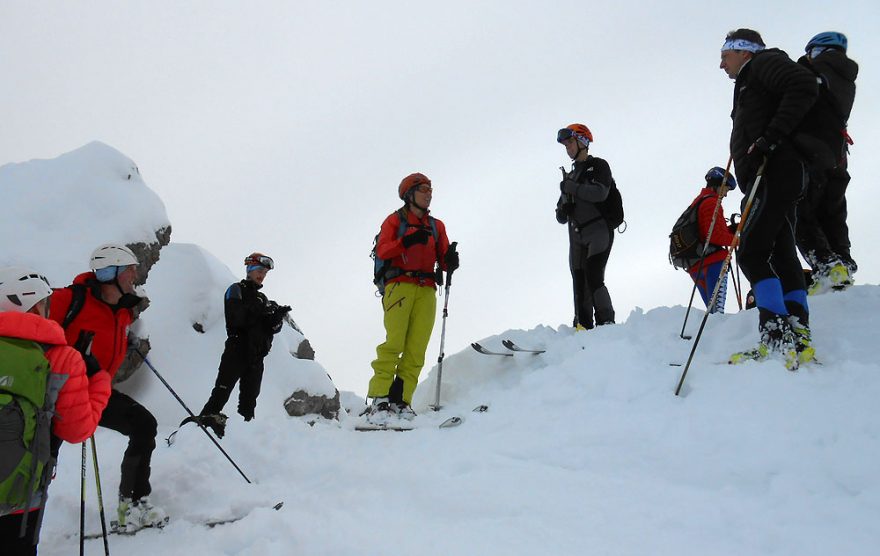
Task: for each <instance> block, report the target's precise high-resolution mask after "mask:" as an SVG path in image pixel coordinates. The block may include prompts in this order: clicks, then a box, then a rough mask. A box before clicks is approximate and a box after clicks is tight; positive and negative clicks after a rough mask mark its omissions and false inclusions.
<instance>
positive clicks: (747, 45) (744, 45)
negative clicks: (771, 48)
mask: <svg viewBox="0 0 880 556" xmlns="http://www.w3.org/2000/svg"><path fill="white" fill-rule="evenodd" d="M725 50H745V51H747V52H752V53H755V52H760V51H761V50H764V47H763V46H761V45H760V44H758V43H756V42H752V41H747V40H745V39H730V40H728V41H725V43H724V45H723V46H722V47H721V52H724V51H725Z"/></svg>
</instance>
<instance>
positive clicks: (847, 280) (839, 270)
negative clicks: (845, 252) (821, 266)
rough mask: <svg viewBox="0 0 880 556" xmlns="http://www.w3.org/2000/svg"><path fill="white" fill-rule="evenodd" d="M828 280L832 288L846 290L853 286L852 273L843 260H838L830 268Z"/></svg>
mask: <svg viewBox="0 0 880 556" xmlns="http://www.w3.org/2000/svg"><path fill="white" fill-rule="evenodd" d="M828 282H829V284H830V286H831V289H832V290H838V291H840V290H845V289H846V288H848V287H850V286H852V283H853V281H852V275H851V274H850V272H849V269H848V268H847V267H846V265H844V264H843V263H842V262H838V263H837V264H835V265H834V266H832V267H831V269H829V270H828Z"/></svg>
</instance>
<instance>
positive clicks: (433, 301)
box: [367, 282, 437, 403]
mask: <svg viewBox="0 0 880 556" xmlns="http://www.w3.org/2000/svg"><path fill="white" fill-rule="evenodd" d="M382 308H383V309H384V310H385V319H384V320H385V342H384V343H382V344H379V346H377V347H376V360H375V361H373V373H374V374H373V378H372V379H370V388H369V390H368V392H367V395H368V396H369V397H371V398H380V397H385V396H387V395H388V391H389V390H390V389H391V383H392V382H394V377H395V376H398V377H400V379H401V380H402V381H403V401H405V402H406V403H412V396H413V392H415V390H416V385H417V384H418V382H419V373H421V371H422V367H424V365H425V351H427V349H428V342H429V341H430V340H431V332H432V331H433V330H434V320H435V318H436V314H437V293H436V291H435V290H434V288H432V287H428V286H419V285H418V284H411V283H407V282H392V283H391V284H388V286H387V287H386V288H385V295H384V296H382Z"/></svg>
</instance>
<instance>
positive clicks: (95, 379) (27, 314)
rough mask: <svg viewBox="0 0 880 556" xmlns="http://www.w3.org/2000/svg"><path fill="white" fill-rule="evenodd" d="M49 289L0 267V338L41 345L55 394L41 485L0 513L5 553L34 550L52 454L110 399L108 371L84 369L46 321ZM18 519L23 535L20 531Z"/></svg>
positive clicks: (87, 426)
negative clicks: (26, 499)
mask: <svg viewBox="0 0 880 556" xmlns="http://www.w3.org/2000/svg"><path fill="white" fill-rule="evenodd" d="M51 293H52V288H50V287H49V283H48V281H47V280H46V279H45V278H44V277H43V276H41V275H40V274H38V273H36V272H34V271H32V270H29V269H26V268H20V267H12V268H4V269H0V338H14V339H19V340H31V341H34V342H37V343H39V344H42V345H43V346H44V349H45V356H46V359H47V360H48V361H49V366H50V368H51V374H50V375H49V384H48V387H47V390H48V391H49V392H50V393H52V392H57V398H56V399H55V407H54V416H53V418H52V434H53V438H52V450H51V452H52V456H51V459H50V461H49V463H48V465H47V470H48V472H47V473H44V475H43V482H42V484H39V485H36V487H35V488H36V489H37V492H36V493H35V495H34V498H33V499H32V501H31V503H30V504H29V506H30V507H27V506H25V507H22V508H19V509H16V510H13V511H12V513H9V514H7V515H4V516H2V517H0V545H2V546H3V554H5V555H8V556H20V555H27V556H31V555H35V554H36V553H37V542H38V540H39V524H40V522H41V521H42V513H43V511H44V507H45V503H46V498H45V493H46V489H47V488H48V486H49V485H48V482H49V481H50V480H51V478H52V475H53V474H54V473H53V467H54V459H55V457H54V456H55V455H57V451H58V448H59V447H60V442H61V441H62V440H63V441H66V442H71V443H78V442H82V441H84V440H86V439H87V438H89V437H90V436H91V435H92V434H93V433H94V432H95V428H96V427H97V426H98V421H99V420H100V419H101V413H102V411H103V410H104V407H106V405H107V400H108V399H109V398H110V375H109V374H107V373H106V372H104V371H102V370H101V369H92V370H89V371H88V372H87V370H86V365H85V364H84V362H83V357H82V356H81V355H80V353H78V352H77V351H76V350H75V349H73V348H72V347H69V346H68V345H67V341H66V340H65V337H64V331H63V330H62V329H61V327H60V326H58V323H56V322H54V321H52V320H49V319H48V315H49V296H50V295H51ZM50 395H51V394H50ZM18 441H19V442H20V438H19V439H18ZM23 521H24V524H25V525H26V527H25V533H24V535H22V534H21V528H22V524H23V523H22V522H23Z"/></svg>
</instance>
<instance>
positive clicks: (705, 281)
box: [688, 166, 736, 313]
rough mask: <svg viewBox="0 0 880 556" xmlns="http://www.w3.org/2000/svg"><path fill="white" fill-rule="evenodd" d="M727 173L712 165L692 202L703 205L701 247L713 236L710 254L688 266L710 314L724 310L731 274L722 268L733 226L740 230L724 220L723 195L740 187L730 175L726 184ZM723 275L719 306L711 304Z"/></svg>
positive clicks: (731, 237)
mask: <svg viewBox="0 0 880 556" xmlns="http://www.w3.org/2000/svg"><path fill="white" fill-rule="evenodd" d="M724 174H725V172H724V169H723V168H719V167H718V166H716V167H714V168H711V169H710V170H709V171H708V172H707V173H706V187H704V188H703V189H702V190H701V191H700V194H699V195H697V198H696V199H694V201H693V202H692V203H691V206H694V205H696V204H697V203H699V204H700V206H699V208H698V209H697V225H698V227H699V230H700V235H699V238H700V249H701V250H702V249H703V246H704V245H705V243H706V238H707V237H708V238H709V247H708V249H707V250H706V256H705V257H704V258H703V261H702V263H700V262H697V263H696V264H694V265H692V266H691V267H690V268H689V269H688V274H690V275H691V279H692V280H693V281H694V282H696V284H697V289H698V290H699V291H700V297H702V298H703V303H704V304H705V305H706V309H707V310H708V311H709V312H710V313H723V312H724V298H725V297H726V296H727V275H726V274H725V275H724V276H723V277H721V276H720V274H721V267H722V266H723V265H724V259H726V258H727V247H729V246H730V244H731V243H732V242H733V233H732V231H731V228H733V229H736V228H735V227H734V226H733V224H731V225H730V227H728V225H727V222H726V221H725V219H724V207H722V206H721V204H720V203H718V196H719V195H720V196H721V197H722V198H723V197H724V196H725V195H726V194H727V190H728V189H734V188H735V187H736V180H735V179H733V176H731V175H730V174H728V175H727V180H726V181H724V185H723V187H722V181H723V180H724ZM716 205H717V206H718V215H717V216H716V217H715V226H714V227H713V228H712V237H709V228H710V227H711V226H712V216H713V213H714V211H715V206H716ZM719 277H720V278H721V280H722V282H721V288H720V289H719V290H718V299H716V300H715V305H713V306H712V307H709V302H710V301H711V300H712V299H711V298H712V293H713V292H714V291H715V286H716V285H717V284H718V280H719Z"/></svg>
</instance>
